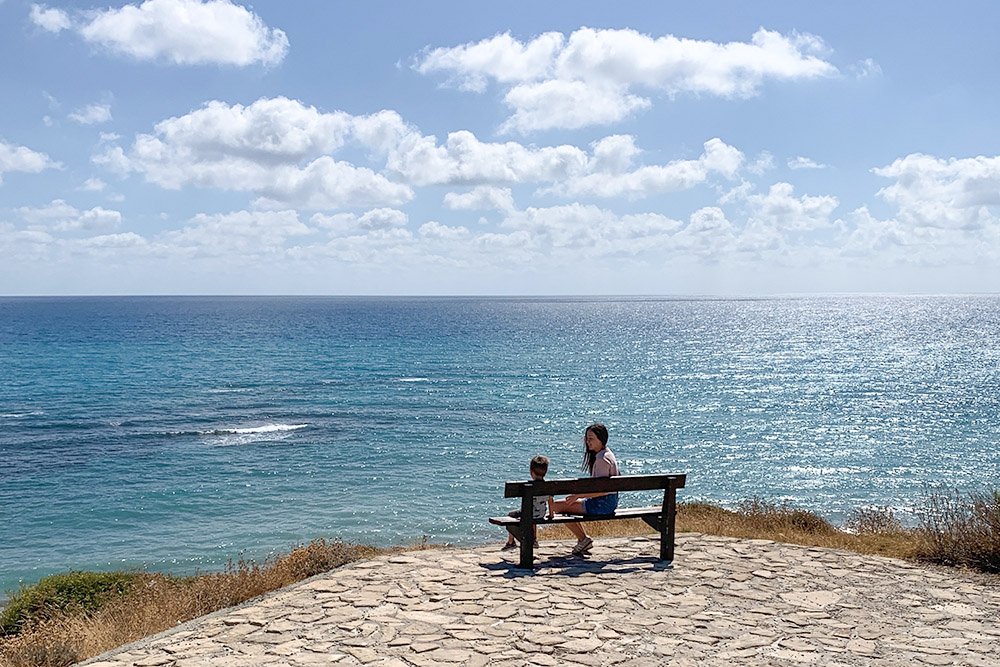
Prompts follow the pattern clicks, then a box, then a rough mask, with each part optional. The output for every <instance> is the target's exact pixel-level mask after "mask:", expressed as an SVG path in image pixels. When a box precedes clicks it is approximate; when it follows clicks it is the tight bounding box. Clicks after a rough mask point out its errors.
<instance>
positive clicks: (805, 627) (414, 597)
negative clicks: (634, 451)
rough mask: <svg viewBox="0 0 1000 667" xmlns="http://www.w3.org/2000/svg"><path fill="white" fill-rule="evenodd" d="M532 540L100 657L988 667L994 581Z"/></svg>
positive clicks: (356, 578)
mask: <svg viewBox="0 0 1000 667" xmlns="http://www.w3.org/2000/svg"><path fill="white" fill-rule="evenodd" d="M656 539H657V538H648V537H638V538H613V539H612V538H602V539H598V540H596V541H595V546H594V549H593V551H592V553H591V554H590V555H589V556H588V557H573V556H569V555H567V554H568V552H569V548H570V543H567V542H542V545H541V548H540V549H538V550H536V555H537V557H538V560H539V567H538V568H537V569H536V570H535V571H534V572H526V571H524V570H519V569H517V568H515V567H514V566H515V565H516V560H517V552H516V551H512V552H504V553H501V552H500V551H499V545H491V546H484V547H477V548H469V549H431V550H425V551H415V552H406V553H400V554H395V555H387V556H382V557H379V558H375V559H372V560H369V561H360V562H356V563H352V564H350V565H347V566H345V567H342V568H340V569H337V570H334V571H332V572H329V573H327V574H324V575H320V576H319V577H314V578H313V579H310V580H308V581H305V582H302V583H300V584H297V585H295V586H291V587H289V588H285V589H282V590H281V591H277V592H275V593H272V594H270V595H267V596H265V597H263V598H259V599H257V600H254V601H251V602H250V603H248V604H246V605H243V606H241V607H236V608H233V609H229V610H224V611H222V612H218V613H215V614H212V615H210V616H206V617H204V618H202V619H197V620H195V621H192V622H190V623H187V624H185V625H183V626H180V627H179V628H178V629H176V630H173V631H170V632H168V633H164V634H161V635H157V636H156V637H153V638H151V639H148V640H144V641H143V642H138V643H136V644H132V645H130V646H127V647H124V648H123V649H120V650H118V651H117V652H112V653H110V654H105V655H103V656H99V657H98V658H96V659H94V660H92V661H90V662H89V667H122V666H124V665H141V666H143V667H156V666H159V665H165V666H166V665H173V666H176V667H189V666H196V665H197V666H202V665H207V666H218V667H239V666H243V665H247V666H250V665H289V666H291V667H298V666H302V667H309V666H312V665H327V664H337V665H370V666H375V665H380V666H384V667H406V666H409V665H415V666H417V667H424V666H428V665H472V666H486V665H490V666H493V667H519V666H522V665H543V666H545V665H568V666H570V667H572V666H575V665H583V666H585V667H597V666H601V665H636V666H640V667H642V666H646V665H678V666H684V665H691V666H695V665H698V666H702V665H710V666H711V665H908V666H910V667H920V666H922V665H972V666H979V665H982V666H986V665H990V666H996V665H1000V587H998V586H997V583H996V579H995V578H989V577H985V576H978V575H974V574H970V573H963V572H960V571H957V570H947V569H942V568H926V567H921V566H917V565H914V564H911V563H907V562H905V561H900V560H894V559H889V558H880V557H876V556H861V555H858V554H854V553H849V552H844V551H832V550H828V549H813V548H808V547H800V546H793V545H787V544H778V543H774V542H769V541H764V540H736V539H731V538H725V537H713V536H708V535H698V534H682V535H679V536H678V539H677V553H676V560H675V561H674V564H673V567H669V566H665V565H664V564H661V563H660V562H659V561H657V560H656V558H655V554H656V553H657V551H658V546H657V544H658V543H657V541H656Z"/></svg>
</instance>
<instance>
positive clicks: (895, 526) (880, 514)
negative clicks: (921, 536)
mask: <svg viewBox="0 0 1000 667" xmlns="http://www.w3.org/2000/svg"><path fill="white" fill-rule="evenodd" d="M844 528H846V529H847V530H849V531H850V532H852V533H854V534H855V535H895V534H897V533H902V532H903V524H902V522H900V520H899V519H898V518H896V513H895V512H893V511H892V509H891V508H889V507H883V506H880V505H876V506H873V507H862V508H860V509H856V510H854V511H852V512H851V513H850V514H849V515H848V517H847V521H846V522H844Z"/></svg>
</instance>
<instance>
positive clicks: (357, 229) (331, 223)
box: [309, 208, 409, 234]
mask: <svg viewBox="0 0 1000 667" xmlns="http://www.w3.org/2000/svg"><path fill="white" fill-rule="evenodd" d="M408 220H409V218H408V216H407V215H406V213H403V212H402V211H398V210H396V209H392V208H376V209H372V210H370V211H366V212H365V213H363V214H361V215H356V214H354V213H338V214H336V215H323V214H321V213H316V214H314V215H313V216H312V218H310V220H309V221H310V222H312V223H313V224H314V225H316V226H318V227H322V228H324V229H328V230H329V231H330V232H331V233H332V234H348V233H365V232H369V231H375V230H386V229H395V228H399V227H405V226H406V223H407V221H408Z"/></svg>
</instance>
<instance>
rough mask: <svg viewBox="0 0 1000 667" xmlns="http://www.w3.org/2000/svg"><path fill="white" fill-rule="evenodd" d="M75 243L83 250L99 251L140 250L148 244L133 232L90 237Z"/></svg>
mask: <svg viewBox="0 0 1000 667" xmlns="http://www.w3.org/2000/svg"><path fill="white" fill-rule="evenodd" d="M76 243H77V245H80V246H83V247H85V248H100V249H120V248H142V247H146V246H148V245H149V242H148V241H146V239H144V238H143V237H141V236H139V235H138V234H136V233H135V232H124V233H121V234H102V235H100V236H91V237H89V238H85V239H79V240H78V241H76Z"/></svg>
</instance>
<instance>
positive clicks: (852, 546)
mask: <svg viewBox="0 0 1000 667" xmlns="http://www.w3.org/2000/svg"><path fill="white" fill-rule="evenodd" d="M855 517H858V518H857V519H855ZM852 520H853V523H854V525H853V526H852ZM848 527H850V528H851V529H852V530H853V531H854V532H848V531H846V530H841V529H838V528H836V527H835V526H833V525H832V524H830V523H829V522H828V521H827V520H826V519H824V518H822V517H821V516H819V515H818V514H816V513H814V512H809V511H807V510H801V509H796V508H792V507H789V506H787V505H780V504H777V503H774V502H771V501H768V500H763V499H760V498H751V499H749V500H745V501H743V503H741V504H740V506H739V507H738V508H737V509H736V510H727V509H723V508H722V507H719V506H718V505H712V504H710V503H702V502H689V503H683V502H682V503H678V505H677V531H678V532H694V533H705V534H708V535H726V536H729V537H739V538H745V539H763V540H774V541H775V542H788V543H791V544H801V545H805V546H810V547H825V548H829V549H844V550H846V551H854V552H857V553H863V554H877V555H880V556H889V557H893V558H913V557H916V556H917V554H918V552H919V549H920V545H921V538H920V535H919V534H918V532H917V531H914V530H907V529H904V528H903V527H902V526H901V525H900V524H899V521H898V520H897V519H896V518H895V517H894V516H893V515H892V513H891V511H889V510H887V509H884V508H875V509H869V510H863V511H859V512H856V513H855V514H854V515H852V517H851V519H849V520H848ZM586 528H587V533H588V534H590V535H593V536H594V537H625V536H629V535H643V534H647V533H654V532H656V531H654V530H653V529H652V528H650V527H649V526H648V525H646V524H645V523H644V522H642V521H641V520H639V519H634V520H627V521H594V522H593V523H587V524H586ZM540 530H541V537H542V539H571V538H572V537H573V536H572V534H571V533H570V532H569V529H568V528H566V527H565V526H561V525H559V526H544V527H542V528H541V529H540Z"/></svg>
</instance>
